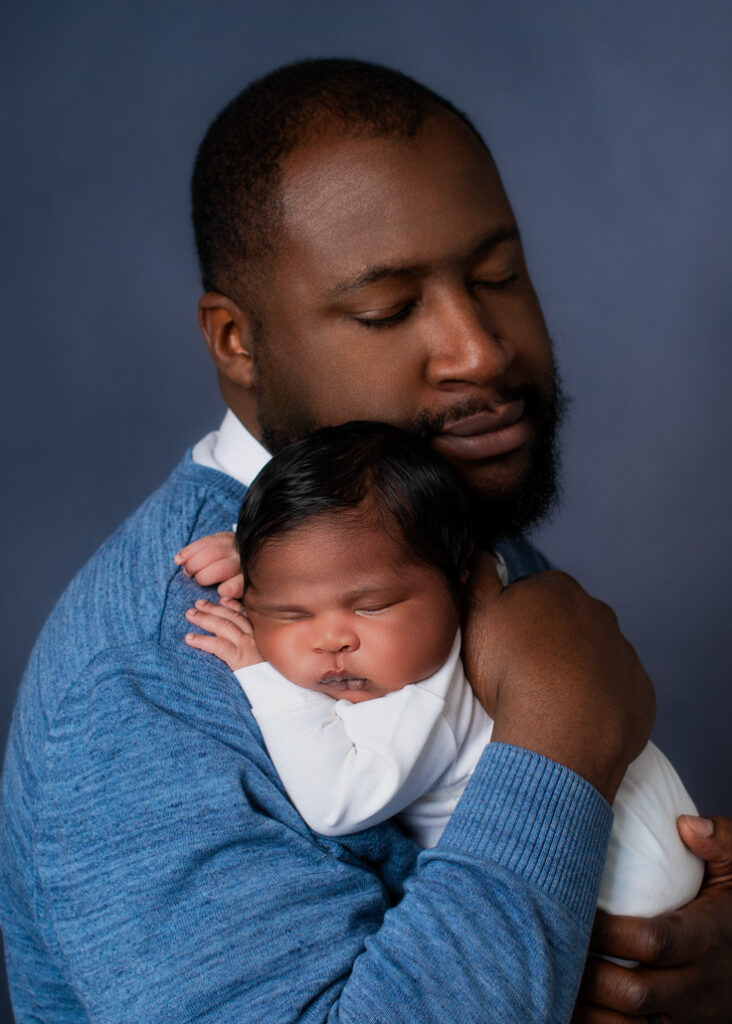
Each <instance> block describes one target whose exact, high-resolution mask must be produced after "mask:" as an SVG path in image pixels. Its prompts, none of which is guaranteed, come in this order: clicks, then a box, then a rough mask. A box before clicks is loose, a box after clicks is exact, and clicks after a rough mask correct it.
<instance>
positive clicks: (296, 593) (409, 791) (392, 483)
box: [177, 423, 703, 916]
mask: <svg viewBox="0 0 732 1024" xmlns="http://www.w3.org/2000/svg"><path fill="white" fill-rule="evenodd" d="M469 524H470V513H469V510H468V507H467V504H466V501H465V498H464V497H463V494H462V490H461V488H460V486H459V485H458V483H457V482H456V480H455V478H454V477H453V475H452V471H451V470H450V468H449V467H448V466H447V464H446V463H445V462H444V461H443V460H442V459H441V458H440V457H439V456H438V455H436V454H435V453H434V452H433V451H432V450H431V449H430V448H429V447H428V446H427V445H426V444H424V443H423V442H421V441H419V440H417V439H415V438H413V437H410V436H409V435H406V434H404V433H403V432H401V431H399V430H397V429H396V428H394V427H389V426H385V425H381V424H374V423H352V424H346V425H344V426H341V427H332V428H324V429H323V430H320V431H318V432H317V433H315V434H313V435H311V436H310V437H308V438H305V439H304V440H302V441H298V442H296V443H295V444H293V445H290V446H289V447H288V448H286V449H284V450H283V451H282V452H280V453H279V454H278V455H276V456H275V457H274V458H273V459H272V460H271V461H270V462H269V463H268V464H267V465H266V466H265V468H264V469H263V470H262V472H261V473H260V474H259V476H258V477H257V478H256V479H255V481H254V482H253V483H252V485H251V487H250V488H249V491H248V492H247V495H246V498H245V500H244V503H243V505H242V509H241V515H240V518H239V523H238V527H237V532H236V544H237V548H238V554H239V558H240V563H241V569H242V571H243V573H244V597H243V611H242V607H241V605H240V604H239V602H236V601H231V600H223V601H222V603H221V604H220V605H217V604H214V603H212V602H208V601H199V602H197V605H196V608H195V609H191V610H190V611H189V612H188V613H187V615H188V618H189V621H191V622H192V623H193V624H195V625H196V626H199V627H201V628H202V629H204V630H207V631H208V632H209V633H210V634H211V635H206V634H203V633H189V634H188V636H187V637H186V642H187V643H188V644H189V645H191V646H192V647H196V648H198V649H200V650H203V651H207V652H209V653H212V654H215V655H216V656H217V657H219V658H220V659H221V660H223V661H224V662H226V664H227V665H228V666H229V667H230V668H231V669H233V670H234V672H235V675H236V677H237V679H238V680H239V683H240V684H241V686H242V688H243V689H244V692H245V693H246V695H247V697H248V699H249V702H250V703H251V706H252V712H253V714H254V716H255V718H256V720H257V722H258V724H259V727H260V730H261V732H262V736H263V738H264V742H265V744H266V746H267V750H268V752H269V754H270V757H271V758H272V761H273V763H274V765H275V767H276V769H277V771H278V773H279V775H280V778H281V779H282V782H283V785H284V787H285V789H286V790H287V793H288V795H289V796H290V799H291V800H292V801H293V803H294V804H295V806H296V807H297V809H298V811H299V812H300V814H301V815H302V817H303V818H304V819H305V821H306V822H307V824H308V825H309V826H310V827H311V828H312V829H314V830H315V831H316V832H320V833H322V834H325V835H331V836H337V835H344V834H347V833H350V832H355V831H358V830H360V829H364V828H368V827H369V826H372V825H376V824H378V823H379V822H382V821H385V820H386V819H387V818H390V817H392V816H394V815H397V816H398V819H399V820H400V822H401V823H402V825H403V826H404V827H405V828H406V829H407V830H408V831H409V832H410V833H411V834H412V835H413V837H414V838H415V840H416V841H417V842H418V843H419V844H420V845H422V846H423V847H431V846H434V845H435V844H436V843H437V842H438V840H439V838H440V836H441V835H442V832H443V830H444V828H445V826H446V824H447V821H448V820H449V818H450V815H451V813H452V811H453V809H454V808H455V805H456V804H457V801H458V800H459V799H460V796H461V794H462V792H463V790H464V788H465V786H466V784H467V782H468V780H469V778H470V775H471V773H472V771H473V769H474V768H475V765H476V763H477V761H478V759H479V757H480V755H481V753H482V751H483V749H484V748H485V745H486V744H487V743H488V741H489V740H490V736H491V730H492V727H493V722H492V719H491V718H490V717H489V715H488V714H487V713H486V711H485V710H484V709H483V707H482V706H481V705H480V704H479V702H478V700H477V699H476V697H475V696H474V694H473V692H472V690H471V688H470V685H469V683H468V681H467V680H466V678H465V675H464V672H463V669H462V665H461V661H460V631H459V621H460V613H461V603H462V590H463V585H464V583H465V581H466V579H467V575H468V569H467V565H468V560H469V557H470V555H471V551H472V547H473V543H472V538H471V531H470V525H469ZM207 543H209V542H207V541H199V542H197V543H196V544H195V545H192V546H189V548H186V549H184V550H183V552H181V553H180V555H179V556H178V558H177V560H178V562H179V564H182V565H183V566H184V567H188V571H191V566H192V561H191V560H192V559H194V558H195V563H196V570H198V569H200V567H201V565H202V560H203V561H205V559H206V558H208V557H210V558H211V560H214V559H216V560H218V559H219V558H220V554H221V552H220V547H218V546H216V545H213V547H211V548H207V547H206V546H205V545H206V544H207ZM225 544H226V541H224V545H225ZM209 551H211V552H212V553H211V554H210V556H209V554H208V552H209ZM500 571H501V567H500V565H499V574H500ZM503 582H505V579H504V580H503ZM243 612H244V613H245V614H244V613H243ZM613 810H614V813H615V824H614V827H613V832H612V836H611V840H610V848H609V853H608V860H607V864H606V868H605V873H604V876H603V880H602V886H601V891H600V899H599V906H600V907H601V908H602V909H603V910H607V911H609V912H611V913H615V914H635V915H643V916H653V915H655V914H657V913H661V912H663V911H667V910H672V909H676V908H677V907H680V906H682V905H683V904H685V903H687V902H688V901H689V900H690V899H692V898H693V897H694V896H695V895H696V893H697V891H698V889H699V886H700V884H701V880H702V873H703V865H702V863H701V861H699V860H698V859H697V858H695V857H694V856H693V855H692V854H691V853H689V851H688V850H687V849H686V847H685V846H684V845H683V844H682V842H681V840H680V839H679V837H678V833H677V831H676V818H677V816H678V815H679V814H695V813H696V809H695V807H694V804H693V803H692V801H691V799H690V797H689V796H688V794H687V793H686V791H685V789H684V787H683V785H682V783H681V781H680V779H679V778H678V776H677V774H676V772H675V771H674V769H673V768H672V767H671V765H670V764H669V762H668V761H667V760H666V758H665V757H664V756H663V754H662V753H661V752H660V751H659V750H658V749H657V748H656V747H655V746H654V745H653V744H651V743H649V744H648V746H647V747H646V748H645V750H644V751H643V752H642V754H641V755H640V756H639V757H638V758H637V759H636V760H635V761H634V762H633V763H632V764H631V765H630V766H629V768H628V771H627V773H626V775H625V778H624V779H623V782H622V784H621V786H620V788H619V790H618V793H617V795H616V798H615V802H614V804H613Z"/></svg>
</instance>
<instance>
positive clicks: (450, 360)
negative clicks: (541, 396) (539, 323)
mask: <svg viewBox="0 0 732 1024" xmlns="http://www.w3.org/2000/svg"><path fill="white" fill-rule="evenodd" d="M431 327H432V331H431V338H430V353H429V358H428V362H427V367H426V376H427V380H428V382H429V383H430V384H431V385H432V387H435V388H443V389H447V390H450V389H451V388H453V387H455V388H457V387H460V386H463V385H465V384H471V385H477V386H479V387H480V386H485V385H488V384H490V383H492V382H493V381H496V380H499V379H500V378H501V377H503V376H504V375H505V373H506V371H507V369H508V367H509V366H510V364H511V362H512V360H513V358H514V350H513V346H512V345H511V343H510V342H509V341H508V340H507V339H506V338H503V337H502V336H501V335H500V333H499V328H498V324H497V323H496V322H495V318H493V317H492V316H491V314H490V311H489V310H488V309H486V308H485V305H484V304H482V303H481V302H480V301H479V300H478V299H477V298H476V297H475V296H474V295H472V294H470V292H468V291H467V290H466V291H464V292H461V294H456V295H451V296H450V297H447V298H445V299H444V300H443V301H442V302H441V304H440V307H439V309H438V310H436V312H435V318H434V322H433V324H432V325H431Z"/></svg>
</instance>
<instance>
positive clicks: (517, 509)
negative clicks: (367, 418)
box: [260, 371, 569, 547]
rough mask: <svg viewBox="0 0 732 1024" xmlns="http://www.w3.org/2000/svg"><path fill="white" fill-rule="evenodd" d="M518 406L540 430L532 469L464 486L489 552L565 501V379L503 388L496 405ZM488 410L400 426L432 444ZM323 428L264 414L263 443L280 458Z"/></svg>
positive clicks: (462, 408) (481, 403) (473, 408)
mask: <svg viewBox="0 0 732 1024" xmlns="http://www.w3.org/2000/svg"><path fill="white" fill-rule="evenodd" d="M515 401H523V402H524V403H525V413H524V415H525V416H527V417H528V419H529V420H530V422H531V424H532V426H533V428H534V436H533V438H532V440H531V441H530V442H529V444H530V445H531V450H530V453H529V455H530V458H529V465H528V468H527V469H526V470H525V471H524V473H523V475H521V476H520V477H519V478H518V479H516V480H513V481H512V482H511V483H510V484H508V485H503V486H496V487H490V486H486V487H484V488H482V489H481V490H480V491H478V490H477V489H476V488H474V487H471V486H470V484H469V482H468V481H466V486H465V487H464V490H465V493H466V495H467V497H468V501H469V504H470V507H471V511H472V516H473V530H474V535H475V539H476V542H477V543H478V544H479V545H481V546H483V547H491V546H493V544H495V543H496V541H498V540H500V539H502V538H506V537H513V536H517V535H518V534H520V533H524V532H526V531H527V530H529V529H530V528H531V527H533V526H535V525H536V524H537V523H538V522H540V521H541V520H545V519H547V518H548V517H549V515H550V514H551V512H552V511H553V510H554V509H555V508H556V505H557V504H558V501H559V495H560V490H559V481H558V475H559V462H560V460H559V444H558V435H559V428H560V426H561V423H562V420H563V418H564V414H565V412H566V410H567V408H568V406H569V399H568V398H567V396H566V395H565V394H564V391H563V388H562V383H561V380H560V378H559V374H558V373H556V371H555V374H554V379H553V384H552V387H551V389H548V390H547V392H546V393H544V392H543V391H542V390H540V389H539V388H536V387H528V386H524V387H516V388H509V387H507V386H506V387H502V388H500V390H499V391H498V395H497V401H496V400H495V399H494V403H493V404H494V405H498V404H503V403H508V402H515ZM485 408H486V402H485V400H484V399H483V400H481V399H480V398H476V399H474V400H471V401H470V402H465V403H462V404H461V405H459V406H454V407H452V408H451V409H450V410H449V412H448V413H446V414H445V415H442V416H439V417H438V416H429V415H428V414H426V413H424V414H422V415H421V416H419V417H418V418H417V419H416V420H415V421H414V422H412V423H411V424H398V425H399V426H400V427H402V429H404V430H406V431H407V432H408V433H412V434H416V435H417V436H418V437H422V438H424V439H425V440H427V441H429V440H431V439H432V438H433V437H435V435H436V434H438V433H439V432H440V431H441V430H442V429H443V428H444V426H445V425H446V424H447V423H449V422H452V421H454V420H457V419H461V418H463V417H467V416H472V415H474V414H475V413H477V412H480V411H482V410H484V409H485ZM322 425H323V424H321V423H318V422H316V421H315V420H314V419H312V418H311V417H309V416H308V415H307V414H305V413H304V410H301V411H300V419H299V422H298V423H297V425H295V424H293V423H290V424H286V425H283V424H275V423H274V422H272V421H270V422H265V420H264V418H263V417H262V416H261V415H260V429H261V433H262V444H263V445H264V447H265V448H266V449H267V450H268V451H270V452H271V453H272V454H273V455H274V454H276V453H277V452H278V451H280V450H281V449H282V448H285V447H286V446H287V445H288V444H292V442H293V441H298V440H300V438H302V437H306V436H307V435H308V434H311V433H313V432H314V431H315V430H317V429H318V428H319V427H320V426H322ZM500 458H502V457H501V456H499V457H498V458H497V459H496V461H498V459H500ZM503 458H505V456H504V457H503ZM452 468H453V471H454V472H455V473H456V475H457V476H458V477H460V476H461V473H460V469H459V467H458V466H456V465H454V464H453V465H452ZM465 475H467V474H465Z"/></svg>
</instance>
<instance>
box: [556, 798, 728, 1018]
mask: <svg viewBox="0 0 732 1024" xmlns="http://www.w3.org/2000/svg"><path fill="white" fill-rule="evenodd" d="M679 832H680V834H681V838H682V839H683V840H684V842H685V843H686V845H687V846H688V847H689V849H690V850H692V852H693V853H695V854H697V856H699V857H701V858H702V859H703V860H705V861H706V863H707V873H706V877H705V880H704V885H703V887H702V891H701V893H700V894H699V896H698V897H697V898H696V899H695V900H692V902H691V903H689V904H688V905H687V906H686V907H683V908H682V909H681V910H677V911H676V912H675V913H672V914H661V915H660V916H658V917H653V918H641V917H611V916H610V915H608V914H602V913H600V912H598V915H597V921H596V924H595V930H594V932H593V936H592V940H591V944H590V945H591V950H592V951H593V952H594V953H598V954H607V955H610V956H618V957H623V958H625V959H633V960H638V961H640V964H641V966H640V967H639V968H638V969H637V970H627V969H626V968H623V967H619V966H617V965H616V964H612V963H608V962H607V961H605V960H600V959H597V958H596V957H590V959H589V961H588V964H587V969H586V972H585V976H584V980H583V982H582V987H581V989H580V999H579V1002H578V1004H577V1009H576V1010H575V1014H574V1017H573V1018H572V1020H573V1024H622V1022H626V1021H637V1020H639V1019H640V1020H645V1019H647V1018H648V1016H649V1015H653V1014H656V1015H657V1016H658V1018H660V1020H661V1021H662V1022H663V1024H670V1022H673V1024H730V1021H732V820H730V819H729V818H714V819H711V820H710V819H706V818H691V817H687V816H684V817H682V818H680V819H679ZM652 1019H653V1018H652Z"/></svg>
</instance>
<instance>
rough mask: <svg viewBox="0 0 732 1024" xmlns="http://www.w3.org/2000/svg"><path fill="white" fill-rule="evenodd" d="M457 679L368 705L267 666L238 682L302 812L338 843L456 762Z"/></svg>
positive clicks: (439, 677)
mask: <svg viewBox="0 0 732 1024" xmlns="http://www.w3.org/2000/svg"><path fill="white" fill-rule="evenodd" d="M457 651H458V652H459V646H458V647H457ZM451 671H452V666H451V665H450V664H446V665H444V666H443V667H442V669H441V670H440V671H439V672H437V673H435V675H434V676H432V677H430V680H429V681H425V683H424V684H423V683H415V684H412V685H409V686H405V687H403V689H401V690H397V691H395V692H393V693H390V694H387V695H386V696H384V697H379V698H376V699H374V700H368V701H362V702H360V703H351V702H350V701H347V700H334V699H333V698H331V697H329V696H327V695H326V694H323V693H316V692H313V691H312V690H306V689H303V688H302V687H299V686H295V684H294V683H291V682H289V681H288V680H287V679H285V678H284V677H283V676H282V675H280V673H279V672H277V670H276V669H275V668H273V667H272V665H269V664H267V663H266V662H260V663H259V664H256V665H251V666H248V667H247V668H243V669H238V670H237V671H236V672H235V673H234V674H235V676H236V677H237V679H238V681H239V683H240V684H241V686H242V688H243V690H244V692H245V693H246V694H247V697H248V698H249V701H250V703H251V705H252V712H253V714H254V717H255V718H256V720H257V724H258V725H259V728H260V729H261V731H262V736H263V737H264V742H265V744H266V746H267V750H268V752H269V755H270V757H271V758H272V761H273V763H274V766H275V768H276V769H277V772H278V774H279V776H280V778H281V779H282V782H283V784H284V787H285V789H286V790H287V793H288V795H289V797H290V799H291V800H292V802H293V803H294V805H295V807H297V809H298V811H299V812H300V814H301V815H302V817H303V818H304V819H305V821H306V822H307V823H308V825H309V826H310V827H311V828H312V829H314V830H315V831H316V832H320V833H322V834H323V835H327V836H338V835H347V834H348V833H349V832H358V831H359V830H361V829H364V828H369V827H370V826H372V825H376V824H379V823H380V822H382V821H386V820H387V819H388V818H391V817H393V816H394V815H395V814H397V813H398V812H399V811H401V810H403V809H404V808H405V807H406V806H408V805H409V804H410V803H412V802H413V801H414V800H416V799H417V798H418V797H420V796H422V795H423V794H424V793H425V792H426V791H427V790H429V789H430V788H431V786H432V785H433V784H434V783H435V781H436V780H437V779H438V778H439V777H440V776H441V775H442V774H443V772H445V771H446V770H447V768H448V766H449V765H450V764H451V762H452V761H453V760H454V758H455V754H456V749H457V748H456V742H455V736H454V734H453V731H452V729H451V728H450V726H449V725H448V723H447V722H446V720H445V717H444V708H445V698H444V692H443V691H444V690H445V689H446V687H447V686H448V685H449V679H450V674H451Z"/></svg>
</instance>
